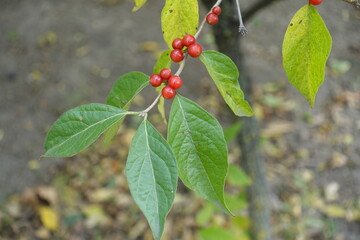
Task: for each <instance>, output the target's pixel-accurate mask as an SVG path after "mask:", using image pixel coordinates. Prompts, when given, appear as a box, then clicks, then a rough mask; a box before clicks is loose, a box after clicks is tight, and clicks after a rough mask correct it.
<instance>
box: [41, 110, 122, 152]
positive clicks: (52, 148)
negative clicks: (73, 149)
mask: <svg viewBox="0 0 360 240" xmlns="http://www.w3.org/2000/svg"><path fill="white" fill-rule="evenodd" d="M126 114H127V113H126V112H121V113H117V114H115V115H113V116H111V117H109V118H105V119H103V120H101V121H99V122H96V123H95V124H93V125H90V126H88V127H86V128H85V129H83V130H82V131H80V132H78V133H76V134H74V135H71V136H70V137H69V138H68V139H66V140H65V141H63V142H61V143H60V144H58V145H55V146H53V147H51V148H49V149H47V151H46V153H48V152H49V151H50V150H52V151H53V150H54V149H56V148H59V147H61V146H62V145H64V144H65V143H67V142H68V141H70V140H71V139H73V138H76V137H77V136H78V135H80V134H82V133H83V132H85V131H87V130H88V129H90V128H93V127H95V126H97V125H99V124H101V123H103V122H105V121H107V120H110V119H112V118H115V117H118V116H120V115H126ZM111 126H112V125H111ZM111 126H109V127H111ZM105 130H106V129H105ZM46 153H45V155H46Z"/></svg>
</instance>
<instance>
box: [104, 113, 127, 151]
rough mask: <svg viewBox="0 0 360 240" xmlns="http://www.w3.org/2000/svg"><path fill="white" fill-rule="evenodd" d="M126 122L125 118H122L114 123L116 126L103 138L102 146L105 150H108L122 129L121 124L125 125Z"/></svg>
mask: <svg viewBox="0 0 360 240" xmlns="http://www.w3.org/2000/svg"><path fill="white" fill-rule="evenodd" d="M124 120H125V117H123V118H120V120H119V121H117V122H116V123H114V124H113V125H112V126H111V127H110V128H109V129H108V130H107V131H106V132H105V133H104V134H103V137H102V144H103V145H102V147H103V148H104V149H107V148H108V147H109V146H110V145H111V143H112V141H113V139H114V137H115V136H116V134H117V133H118V131H119V128H120V126H121V124H122V123H123V121H124Z"/></svg>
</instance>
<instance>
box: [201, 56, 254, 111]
mask: <svg viewBox="0 0 360 240" xmlns="http://www.w3.org/2000/svg"><path fill="white" fill-rule="evenodd" d="M200 60H201V61H202V62H203V63H204V65H205V67H206V68H207V70H208V72H209V74H210V76H211V78H212V79H213V80H214V82H215V84H216V86H217V88H218V89H219V91H220V93H221V95H222V96H223V98H224V100H225V102H226V103H227V104H228V105H229V107H230V108H231V110H232V111H233V112H234V114H235V115H237V116H240V117H241V116H251V115H253V111H252V109H251V107H250V105H249V103H248V102H247V101H246V100H245V99H244V93H243V91H242V90H241V89H240V84H239V81H238V78H239V71H238V69H237V67H236V65H235V63H234V62H233V61H232V60H231V59H230V58H229V57H227V56H226V55H224V54H222V53H219V52H216V51H205V52H203V53H202V54H201V56H200Z"/></svg>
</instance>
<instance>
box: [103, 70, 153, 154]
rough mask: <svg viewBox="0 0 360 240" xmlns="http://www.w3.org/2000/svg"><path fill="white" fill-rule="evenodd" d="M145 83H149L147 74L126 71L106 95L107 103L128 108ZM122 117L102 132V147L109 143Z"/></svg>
mask: <svg viewBox="0 0 360 240" xmlns="http://www.w3.org/2000/svg"><path fill="white" fill-rule="evenodd" d="M147 85H149V76H147V75H145V74H144V73H141V72H130V73H126V74H124V75H122V76H121V77H120V78H119V79H118V80H117V81H116V82H115V84H114V86H113V87H112V89H111V91H110V93H109V95H108V98H107V104H109V105H112V106H115V107H119V108H122V109H124V110H129V109H130V105H131V102H132V100H133V99H134V98H135V96H136V95H137V94H138V93H139V92H140V91H141V90H142V89H143V88H144V87H146V86H147ZM124 119H125V118H122V119H120V120H119V121H118V122H116V123H115V124H114V125H112V126H111V127H110V128H109V130H107V131H106V132H105V133H104V136H103V138H102V141H103V147H104V148H107V147H108V146H109V145H110V144H111V142H112V140H113V138H114V137H115V136H116V134H117V132H118V130H119V127H120V125H121V124H122V122H123V121H124Z"/></svg>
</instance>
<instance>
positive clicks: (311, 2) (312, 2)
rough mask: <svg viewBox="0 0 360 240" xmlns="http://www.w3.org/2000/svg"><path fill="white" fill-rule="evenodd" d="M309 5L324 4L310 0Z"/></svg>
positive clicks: (320, 1) (316, 0)
mask: <svg viewBox="0 0 360 240" xmlns="http://www.w3.org/2000/svg"><path fill="white" fill-rule="evenodd" d="M309 3H310V4H312V5H320V4H321V3H322V0H309Z"/></svg>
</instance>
